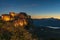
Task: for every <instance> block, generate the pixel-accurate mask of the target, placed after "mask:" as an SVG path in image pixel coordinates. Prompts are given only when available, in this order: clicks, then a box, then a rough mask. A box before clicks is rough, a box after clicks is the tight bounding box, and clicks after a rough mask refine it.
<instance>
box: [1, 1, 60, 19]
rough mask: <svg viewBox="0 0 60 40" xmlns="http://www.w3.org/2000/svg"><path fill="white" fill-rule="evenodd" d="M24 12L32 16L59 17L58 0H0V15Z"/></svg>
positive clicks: (59, 3) (59, 6)
mask: <svg viewBox="0 0 60 40" xmlns="http://www.w3.org/2000/svg"><path fill="white" fill-rule="evenodd" d="M11 11H12V12H16V13H19V12H26V13H27V14H29V15H31V16H32V18H50V17H54V18H59V19H60V0H0V15H1V14H4V13H9V12H11Z"/></svg>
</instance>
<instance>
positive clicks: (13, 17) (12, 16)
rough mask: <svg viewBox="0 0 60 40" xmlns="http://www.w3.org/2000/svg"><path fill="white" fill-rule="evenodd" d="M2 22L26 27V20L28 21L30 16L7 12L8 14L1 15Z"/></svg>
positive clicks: (22, 13)
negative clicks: (11, 22)
mask: <svg viewBox="0 0 60 40" xmlns="http://www.w3.org/2000/svg"><path fill="white" fill-rule="evenodd" d="M1 19H2V21H5V22H10V21H13V23H14V26H21V27H22V26H26V25H28V19H30V15H27V14H26V13H24V12H20V13H15V12H9V14H2V15H1Z"/></svg>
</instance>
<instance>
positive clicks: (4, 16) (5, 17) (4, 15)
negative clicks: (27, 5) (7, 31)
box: [1, 14, 11, 21]
mask: <svg viewBox="0 0 60 40" xmlns="http://www.w3.org/2000/svg"><path fill="white" fill-rule="evenodd" d="M1 19H2V20H3V21H10V20H11V17H10V15H9V14H2V16H1Z"/></svg>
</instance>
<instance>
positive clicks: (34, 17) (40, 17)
mask: <svg viewBox="0 0 60 40" xmlns="http://www.w3.org/2000/svg"><path fill="white" fill-rule="evenodd" d="M31 18H33V19H42V18H57V19H60V16H31Z"/></svg>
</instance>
